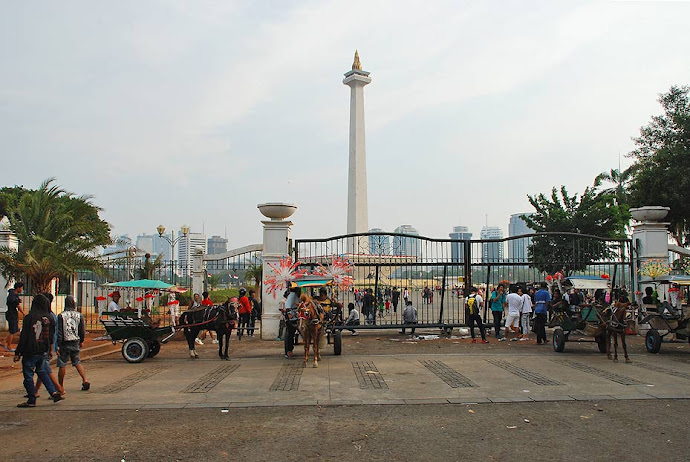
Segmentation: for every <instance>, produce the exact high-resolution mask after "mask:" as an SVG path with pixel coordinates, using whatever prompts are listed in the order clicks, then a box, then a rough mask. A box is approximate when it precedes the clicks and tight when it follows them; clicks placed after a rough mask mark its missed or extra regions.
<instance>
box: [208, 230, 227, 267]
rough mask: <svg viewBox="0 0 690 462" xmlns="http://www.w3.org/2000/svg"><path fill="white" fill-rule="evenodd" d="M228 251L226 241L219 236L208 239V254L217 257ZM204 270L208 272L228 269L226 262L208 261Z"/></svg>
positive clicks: (224, 260)
mask: <svg viewBox="0 0 690 462" xmlns="http://www.w3.org/2000/svg"><path fill="white" fill-rule="evenodd" d="M227 251H228V240H227V239H225V238H223V237H220V236H211V237H209V238H208V252H207V253H208V254H209V255H218V254H221V253H225V252H227ZM206 269H207V270H209V271H210V272H215V271H223V272H225V270H227V269H228V260H227V259H223V260H210V261H207V262H206Z"/></svg>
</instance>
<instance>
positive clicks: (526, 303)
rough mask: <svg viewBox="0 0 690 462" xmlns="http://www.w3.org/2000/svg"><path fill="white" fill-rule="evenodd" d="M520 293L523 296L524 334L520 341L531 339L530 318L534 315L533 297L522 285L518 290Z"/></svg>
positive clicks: (522, 317) (522, 322) (521, 318)
mask: <svg viewBox="0 0 690 462" xmlns="http://www.w3.org/2000/svg"><path fill="white" fill-rule="evenodd" d="M518 295H520V296H521V297H522V310H521V311H522V315H521V317H520V321H521V324H522V336H521V337H520V341H521V342H522V341H524V340H529V319H530V318H531V317H532V298H531V297H530V296H529V294H526V293H524V292H523V290H522V287H520V289H519V290H518Z"/></svg>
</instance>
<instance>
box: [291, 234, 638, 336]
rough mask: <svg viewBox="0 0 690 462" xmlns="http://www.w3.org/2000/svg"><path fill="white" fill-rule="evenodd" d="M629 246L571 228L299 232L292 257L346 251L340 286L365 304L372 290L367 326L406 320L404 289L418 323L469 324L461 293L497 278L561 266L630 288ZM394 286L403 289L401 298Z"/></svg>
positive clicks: (303, 259)
mask: <svg viewBox="0 0 690 462" xmlns="http://www.w3.org/2000/svg"><path fill="white" fill-rule="evenodd" d="M631 250H632V244H631V241H630V240H629V239H606V238H600V237H596V236H588V235H580V234H573V233H538V234H530V235H524V236H516V237H510V238H507V239H488V240H453V239H432V238H427V237H422V236H412V235H407V234H393V233H362V234H352V235H343V236H336V237H332V238H326V239H299V240H296V241H295V245H294V252H295V259H296V260H297V261H299V262H300V265H301V266H302V267H305V268H307V269H313V268H315V267H316V266H317V265H318V264H328V263H329V262H330V261H331V259H332V257H334V256H338V257H346V258H347V259H348V260H349V261H350V262H351V263H352V264H353V265H354V267H355V270H354V274H353V276H354V280H355V283H354V287H353V288H352V289H351V290H350V291H349V292H348V293H344V294H339V301H341V302H344V304H345V306H347V304H348V303H350V302H352V303H355V304H357V306H358V307H360V308H361V307H362V302H361V298H362V293H363V291H364V290H365V289H371V290H372V291H373V294H374V295H375V298H376V305H377V306H376V307H375V310H374V313H375V316H374V318H373V319H369V320H367V321H366V323H365V324H364V325H363V326H361V327H362V328H400V327H402V326H403V320H402V311H403V309H404V300H403V299H404V298H405V295H407V298H408V299H409V300H411V301H412V304H413V305H414V306H415V307H416V308H417V312H418V326H417V327H441V328H449V327H459V326H465V325H466V313H465V308H464V298H465V296H466V295H467V293H468V291H469V288H470V287H471V286H475V287H478V288H480V289H482V290H483V291H484V292H487V291H490V290H492V289H493V288H494V287H496V286H497V285H498V284H499V283H500V282H504V283H519V284H521V285H523V286H529V285H532V284H535V283H539V282H541V281H544V280H545V278H546V276H547V274H552V273H555V272H556V271H562V272H564V274H565V275H566V276H567V275H596V276H602V275H604V276H608V277H609V278H610V279H611V283H612V287H621V288H631V287H633V277H634V272H633V265H632V260H631ZM396 292H400V296H399V300H396V296H395V293H396ZM485 299H488V297H485ZM396 301H397V303H396ZM485 304H488V300H485ZM484 308H485V309H484V318H485V320H486V315H487V307H486V306H485V307H484ZM345 312H347V309H346V310H345ZM362 314H363V315H365V314H366V313H362ZM362 320H364V316H362Z"/></svg>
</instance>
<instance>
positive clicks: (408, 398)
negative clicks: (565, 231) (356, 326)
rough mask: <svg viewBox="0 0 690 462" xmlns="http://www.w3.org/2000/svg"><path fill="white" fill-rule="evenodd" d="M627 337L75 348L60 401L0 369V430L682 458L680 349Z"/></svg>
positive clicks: (64, 452)
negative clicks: (29, 393)
mask: <svg viewBox="0 0 690 462" xmlns="http://www.w3.org/2000/svg"><path fill="white" fill-rule="evenodd" d="M422 333H423V334H434V333H435V332H434V331H431V330H430V331H428V332H422ZM573 338H577V336H574V337H573ZM492 340H493V339H492ZM629 343H630V351H631V357H632V360H633V362H632V364H626V363H625V362H623V361H622V355H621V362H618V363H613V362H611V361H609V360H607V359H606V357H605V355H602V354H600V353H598V351H597V347H596V344H593V343H575V342H570V343H568V344H567V345H566V351H565V352H564V353H555V352H554V351H553V349H552V348H551V346H550V345H547V346H537V345H535V344H534V343H533V341H532V342H530V343H529V344H528V343H527V342H496V341H492V343H490V344H488V345H482V344H471V343H469V339H462V338H450V339H434V340H413V339H411V338H410V337H409V336H402V335H398V334H395V333H393V332H390V331H389V332H362V333H361V334H360V335H359V336H357V337H350V336H349V334H345V336H344V353H343V355H342V356H334V355H333V352H332V348H331V347H326V348H325V349H324V352H323V360H322V362H321V366H320V367H319V368H318V369H314V368H312V367H311V363H310V364H308V367H306V368H305V367H302V363H301V361H300V360H297V359H292V360H286V359H283V358H282V355H281V350H282V347H281V346H282V344H281V343H279V342H275V341H261V340H259V339H252V340H248V339H244V340H242V341H241V342H238V341H237V338H236V337H233V339H232V344H231V355H232V356H233V360H232V361H229V362H226V361H221V360H219V359H217V356H216V354H217V350H216V346H215V345H213V344H210V342H207V344H205V345H203V346H200V347H198V352H199V354H200V355H201V356H202V359H199V360H191V359H189V358H187V357H186V355H187V352H186V344H185V343H184V342H180V341H173V342H171V343H169V344H167V345H164V346H163V348H162V351H161V353H160V354H159V355H158V356H157V357H155V358H152V359H147V360H146V361H145V362H143V363H141V364H128V363H126V362H125V361H124V360H123V359H122V358H121V356H120V353H119V351H116V352H114V353H111V354H109V355H105V356H101V357H100V358H97V359H92V360H89V361H87V362H86V363H85V364H86V368H87V371H88V374H89V378H90V381H91V382H92V384H93V385H92V389H91V391H89V392H81V391H79V380H78V375H77V374H76V372H75V371H72V370H70V371H68V378H67V383H66V388H67V395H66V399H65V400H64V401H62V402H60V403H57V404H54V403H52V401H50V400H48V399H46V398H45V397H41V398H40V399H39V404H38V406H37V407H36V408H35V409H24V410H20V409H17V408H16V407H15V406H16V404H17V403H19V402H21V401H22V398H21V395H22V394H23V390H22V388H21V377H20V374H19V372H17V373H16V374H14V375H9V376H8V375H6V376H4V377H3V378H0V410H2V412H3V415H5V416H6V418H5V419H4V422H3V424H2V426H3V429H2V431H3V433H4V434H5V435H7V436H9V437H10V439H9V441H12V443H11V444H10V445H9V446H5V450H8V451H9V452H6V454H9V455H10V459H11V460H12V459H21V458H22V457H26V458H30V457H34V456H38V455H39V454H48V455H49V456H50V457H49V458H50V459H51V460H53V459H57V460H63V459H64V460H67V459H83V460H88V459H98V458H102V459H103V460H120V459H121V458H123V457H125V459H126V460H143V459H146V458H147V454H148V453H149V452H150V453H151V454H152V455H153V456H154V458H155V459H160V460H163V459H164V460H170V459H176V458H177V459H179V460H188V459H194V458H198V457H196V456H195V454H197V453H196V452H195V451H194V450H192V449H190V447H191V448H197V447H203V448H204V455H203V457H204V458H205V459H212V460H213V459H234V458H239V457H243V458H249V459H254V460H275V459H286V460H301V456H298V455H297V454H301V455H312V456H315V457H320V458H322V459H326V460H333V459H345V460H352V459H357V460H361V459H362V458H369V459H373V460H418V459H420V458H422V457H425V458H429V459H432V460H458V459H461V458H465V457H466V456H469V458H470V459H475V460H477V459H482V460H486V459H489V460H492V459H495V460H525V459H536V460H546V459H552V458H553V456H554V455H560V456H563V457H565V456H566V455H567V456H568V457H570V458H573V459H595V460H603V459H609V458H610V457H612V456H613V455H614V454H625V459H626V460H639V459H643V458H647V459H650V458H651V459H655V458H656V457H655V455H656V456H658V455H659V454H660V453H659V451H668V452H664V454H665V456H664V457H665V458H667V459H668V460H685V459H686V457H685V455H684V454H685V450H684V449H683V448H684V445H685V440H686V439H687V435H688V430H687V429H688V428H689V427H688V424H690V412H688V411H690V400H689V399H688V398H690V388H689V387H688V385H690V347H689V346H688V344H687V343H686V344H664V346H663V347H662V352H661V354H659V355H650V354H648V353H646V352H645V350H644V345H643V339H642V338H638V337H633V338H629ZM301 351H302V346H301V345H300V346H298V347H296V352H301ZM44 393H45V392H44ZM58 421H59V422H60V423H61V424H60V425H59V426H56V425H55V423H56V422H58ZM72 432H76V433H77V434H79V435H80V436H79V438H78V439H77V441H82V442H93V441H98V442H99V444H98V448H99V453H98V454H93V453H92V452H90V451H91V450H93V449H94V447H93V445H91V443H88V444H85V445H83V446H81V447H80V449H81V452H79V453H78V454H75V453H72V452H71V451H70V445H71V444H72V441H74V440H71V439H70V438H69V437H68V436H69V435H70V433H72ZM31 434H34V435H35V434H52V435H54V436H55V437H56V438H53V440H54V441H55V443H52V444H51V445H50V446H48V448H47V450H46V451H44V452H40V450H39V449H38V448H29V449H26V448H22V446H23V444H22V441H26V442H28V441H30V436H29V435H31ZM60 436H64V437H65V438H64V439H65V442H64V443H59V442H57V441H58V440H59V437H60ZM284 448H288V449H290V451H293V452H292V454H293V456H288V457H285V456H284V455H283V452H284ZM666 455H668V457H666ZM101 456H102V457H101Z"/></svg>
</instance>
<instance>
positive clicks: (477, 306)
mask: <svg viewBox="0 0 690 462" xmlns="http://www.w3.org/2000/svg"><path fill="white" fill-rule="evenodd" d="M478 292H479V291H478V290H477V288H476V287H472V288H471V289H470V296H469V297H467V300H466V301H465V311H466V312H467V315H468V318H469V324H470V334H471V335H472V343H477V339H476V338H474V324H475V323H477V326H478V327H479V333H480V334H481V336H482V343H489V341H488V340H487V339H486V332H485V331H484V323H483V322H482V317H481V314H480V310H481V307H482V305H483V304H484V300H483V299H482V296H481V295H479V293H478Z"/></svg>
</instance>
